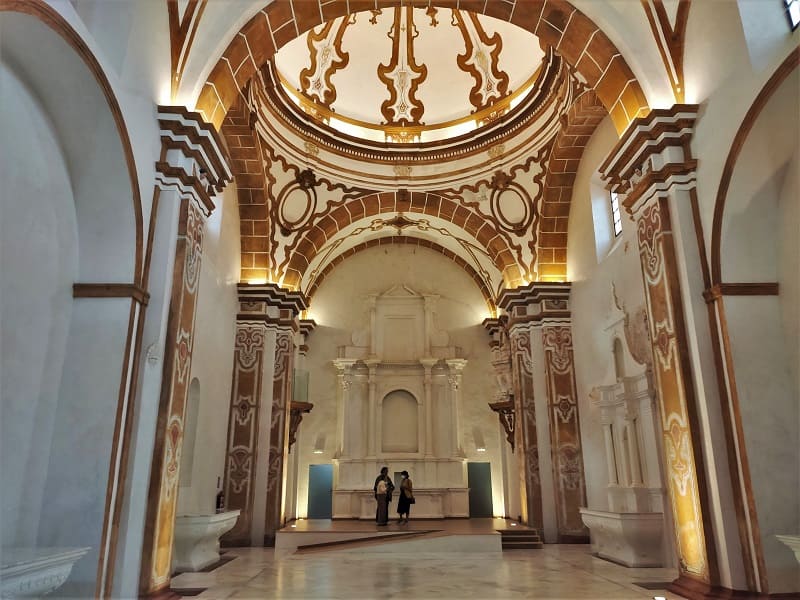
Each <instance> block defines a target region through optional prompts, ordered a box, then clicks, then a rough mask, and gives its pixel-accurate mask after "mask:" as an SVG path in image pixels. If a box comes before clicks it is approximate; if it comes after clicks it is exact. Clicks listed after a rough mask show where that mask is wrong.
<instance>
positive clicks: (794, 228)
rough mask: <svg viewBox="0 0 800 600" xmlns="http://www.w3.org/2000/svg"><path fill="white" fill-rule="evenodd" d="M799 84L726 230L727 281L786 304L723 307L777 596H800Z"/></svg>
mask: <svg viewBox="0 0 800 600" xmlns="http://www.w3.org/2000/svg"><path fill="white" fill-rule="evenodd" d="M799 84H800V78H798V72H797V71H795V72H794V73H793V75H791V76H790V77H789V78H788V79H787V80H786V81H785V82H784V83H783V84H782V85H781V87H780V88H778V90H777V91H776V92H775V94H774V95H773V97H772V98H771V99H770V100H769V102H768V103H767V105H766V106H765V107H764V110H763V111H762V113H761V115H760V116H759V118H758V119H757V120H756V122H755V124H754V126H753V129H752V130H751V132H750V135H749V136H748V138H747V140H746V142H745V144H744V146H743V148H742V151H741V154H740V156H739V159H738V161H737V163H736V167H735V169H734V172H733V176H732V179H731V184H730V187H729V192H728V196H727V201H726V203H725V212H724V216H723V222H722V247H721V255H722V280H723V282H730V283H737V282H776V281H777V282H778V283H779V286H780V287H779V289H780V294H779V296H777V297H775V296H726V297H725V298H724V306H725V314H726V320H727V324H728V333H729V336H730V343H731V349H732V352H733V360H734V373H735V379H736V388H737V395H738V399H739V407H740V410H741V418H742V425H743V429H744V434H745V441H746V446H747V456H748V461H749V465H750V478H751V482H752V486H753V493H754V497H755V503H756V510H757V514H758V525H759V528H760V533H761V543H762V545H763V550H764V556H765V560H766V566H767V575H768V579H769V591H770V592H771V593H778V592H790V591H798V590H800V569H798V566H797V563H796V561H795V560H794V558H793V556H792V553H791V551H790V550H789V548H787V547H786V546H784V545H783V544H781V543H780V542H779V541H778V540H777V539H776V538H775V537H774V536H775V535H776V534H792V535H797V534H798V533H800V499H799V498H800V496H798V493H797V490H798V489H799V488H800V453H798V448H799V447H800V427H798V424H799V423H800V387H798V372H799V371H800V369H798V363H797V360H798V359H797V357H798V337H797V323H798V304H797V302H798V297H797V289H798V280H799V279H800V277H798V272H799V271H800V260H799V259H798V232H799V231H800V221H799V220H798V198H800V188H799V187H798V181H797V176H798V147H800V144H799V143H798V132H800V119H798V112H797V107H798V105H800V91H799V90H800V85H799ZM775 490H785V492H781V493H780V494H776V493H775Z"/></svg>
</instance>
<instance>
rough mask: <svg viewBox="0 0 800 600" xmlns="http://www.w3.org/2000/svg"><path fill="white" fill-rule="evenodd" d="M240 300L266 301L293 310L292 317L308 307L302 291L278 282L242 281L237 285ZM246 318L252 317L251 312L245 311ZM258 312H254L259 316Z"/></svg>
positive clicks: (266, 303)
mask: <svg viewBox="0 0 800 600" xmlns="http://www.w3.org/2000/svg"><path fill="white" fill-rule="evenodd" d="M237 290H238V293H239V302H241V303H264V304H265V306H266V307H271V308H277V309H279V310H288V311H291V314H292V317H293V318H294V317H296V316H297V315H299V314H300V312H301V311H304V310H305V309H307V308H308V302H307V301H306V298H305V296H304V295H303V293H302V292H296V291H293V290H287V289H286V288H282V287H280V286H279V285H278V284H276V283H264V284H251V283H240V284H238V285H237ZM244 314H245V315H248V316H245V317H244V318H245V319H249V318H252V317H251V316H249V315H250V314H251V313H249V312H246V311H245V312H244ZM257 315H258V313H257V312H254V313H252V316H253V317H257Z"/></svg>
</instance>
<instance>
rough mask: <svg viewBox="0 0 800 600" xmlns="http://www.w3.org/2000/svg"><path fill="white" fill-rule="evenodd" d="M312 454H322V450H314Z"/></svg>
mask: <svg viewBox="0 0 800 600" xmlns="http://www.w3.org/2000/svg"><path fill="white" fill-rule="evenodd" d="M313 453H314V454H322V450H314V452H313Z"/></svg>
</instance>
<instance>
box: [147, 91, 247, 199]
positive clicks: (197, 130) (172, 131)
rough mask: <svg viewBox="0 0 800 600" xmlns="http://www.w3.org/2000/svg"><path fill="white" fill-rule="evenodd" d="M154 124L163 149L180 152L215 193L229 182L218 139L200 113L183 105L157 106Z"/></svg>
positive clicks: (224, 154) (223, 151)
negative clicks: (155, 122)
mask: <svg viewBox="0 0 800 600" xmlns="http://www.w3.org/2000/svg"><path fill="white" fill-rule="evenodd" d="M158 125H159V128H160V134H161V140H162V143H163V144H164V146H165V147H167V148H169V149H177V150H180V151H182V152H183V154H184V156H185V157H186V158H189V159H192V160H194V161H195V162H196V163H197V167H198V170H199V172H200V173H201V174H202V175H204V176H205V177H206V178H207V179H208V183H209V186H210V187H211V188H213V191H214V192H215V193H219V192H221V191H222V190H223V189H224V188H225V186H226V185H227V184H228V183H229V182H230V181H232V180H233V173H232V172H231V169H230V166H229V159H228V156H227V152H226V150H225V146H224V145H223V143H222V139H221V138H220V136H219V134H218V133H217V131H216V129H215V128H214V126H213V125H211V124H209V123H206V122H205V121H204V120H203V117H202V116H201V115H200V113H197V112H192V111H190V110H188V109H186V108H185V107H183V106H159V107H158ZM188 175H195V174H194V173H188Z"/></svg>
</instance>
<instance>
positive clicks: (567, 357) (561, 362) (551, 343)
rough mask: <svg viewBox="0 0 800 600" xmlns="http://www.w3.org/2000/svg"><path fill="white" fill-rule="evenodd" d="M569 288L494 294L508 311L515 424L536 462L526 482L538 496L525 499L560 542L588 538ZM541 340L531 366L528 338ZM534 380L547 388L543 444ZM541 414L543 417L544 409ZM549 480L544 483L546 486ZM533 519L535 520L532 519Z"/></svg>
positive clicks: (538, 286)
mask: <svg viewBox="0 0 800 600" xmlns="http://www.w3.org/2000/svg"><path fill="white" fill-rule="evenodd" d="M569 291H570V284H569V283H545V282H538V283H532V284H529V285H527V286H524V287H521V288H517V289H514V290H505V291H504V292H503V293H502V294H501V295H500V297H499V298H498V305H499V306H500V307H501V308H503V309H504V310H506V311H507V312H508V313H509V331H510V335H511V348H512V366H513V367H514V379H515V388H514V389H515V396H516V394H517V390H518V389H519V393H520V394H521V395H522V399H521V400H519V401H518V403H517V407H518V410H519V411H520V412H518V414H519V415H520V417H519V418H518V419H517V421H518V428H519V429H522V430H523V433H522V436H521V438H522V439H523V440H525V442H526V445H524V446H522V447H523V448H524V449H525V450H524V452H525V453H526V454H529V455H530V459H528V458H527V457H526V460H525V462H526V463H528V464H529V465H530V464H532V463H533V462H534V461H533V457H534V456H535V458H536V462H535V464H536V468H537V471H536V475H537V478H536V481H533V478H532V477H529V479H528V482H527V483H528V485H529V489H530V490H534V492H535V493H538V499H536V502H535V504H534V503H532V502H531V500H530V499H529V501H528V505H529V509H536V510H538V515H537V516H538V518H539V519H540V524H539V525H536V526H537V527H541V526H542V524H544V523H545V521H547V523H551V524H553V523H554V524H555V532H556V535H557V539H558V541H559V542H584V541H588V532H587V530H586V528H585V527H584V525H583V521H582V519H581V515H580V511H579V509H580V507H581V506H585V505H586V483H585V478H584V474H583V455H582V451H581V440H580V426H579V421H578V402H577V400H578V399H577V392H576V386H575V365H574V360H573V352H572V330H571V327H570V312H569V304H568V301H569ZM539 340H541V346H540V347H541V349H542V353H541V354H540V356H542V357H543V361H542V362H543V364H541V365H534V364H533V360H532V357H533V356H534V354H533V351H532V343H534V342H535V343H537V344H538V343H539ZM537 354H538V352H537ZM539 378H541V379H544V382H543V383H544V384H545V385H544V386H541V383H542V381H541V379H539ZM537 382H538V383H537ZM535 383H536V385H538V386H540V388H539V389H540V390H541V389H544V390H546V395H547V398H546V404H545V403H543V405H545V406H546V410H547V417H546V418H547V422H548V428H547V431H546V432H545V437H549V440H545V441H544V444H545V445H544V446H543V447H539V446H540V444H537V442H536V435H537V434H536V418H537V415H536V412H535V411H536V408H535V404H534V401H533V390H534V384H535ZM515 401H516V398H515ZM542 410H544V408H542ZM541 416H542V417H544V415H543V414H542V415H541ZM520 421H521V422H520ZM548 434H549V435H548ZM531 444H533V446H534V447H533V448H532V447H531ZM540 452H548V454H549V458H550V461H551V462H552V473H553V480H552V487H553V489H552V492H551V491H550V490H549V489H547V490H543V485H544V484H543V481H542V479H543V478H541V477H539V472H538V461H539V457H540V456H541V454H539V453H540ZM534 453H535V454H534ZM530 468H531V467H530V466H529V467H528V469H529V470H530ZM550 485H551V484H550V483H549V482H548V484H547V487H548V488H549V487H550ZM543 493H548V494H550V493H552V494H553V496H552V499H553V504H552V505H551V503H550V498H549V497H548V498H547V502H545V503H544V504H543V502H542V500H543V496H542V494H543ZM543 506H547V507H550V506H553V507H554V508H548V509H547V511H548V512H547V514H546V515H545V514H544V513H543V512H542V511H543ZM552 510H554V511H555V514H554V515H553V514H551V512H550V511H552ZM532 522H533V523H536V521H535V520H534V521H532ZM548 527H552V525H548Z"/></svg>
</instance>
